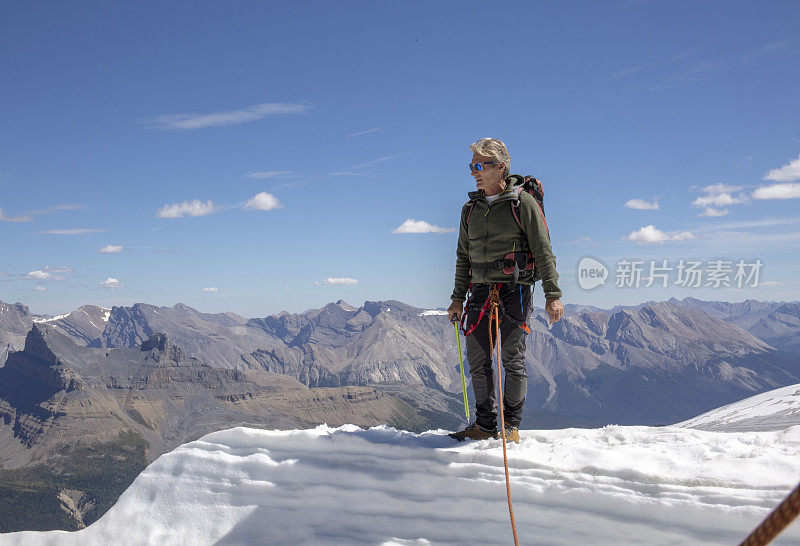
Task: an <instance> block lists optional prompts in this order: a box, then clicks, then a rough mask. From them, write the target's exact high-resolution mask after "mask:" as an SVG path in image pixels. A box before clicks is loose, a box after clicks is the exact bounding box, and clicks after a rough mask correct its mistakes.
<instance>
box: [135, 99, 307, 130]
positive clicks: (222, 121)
mask: <svg viewBox="0 0 800 546" xmlns="http://www.w3.org/2000/svg"><path fill="white" fill-rule="evenodd" d="M310 108H311V106H309V105H307V104H295V103H283V102H264V103H261V104H256V105H253V106H248V107H247V108H243V109H241V110H229V111H227V112H214V113H211V114H167V115H162V116H155V117H152V118H148V119H145V120H143V121H142V123H144V124H145V125H146V126H147V127H149V128H151V129H161V130H177V131H185V130H191V129H203V128H206V127H226V126H228V125H237V124H240V123H248V122H251V121H256V120H259V119H263V118H265V117H267V116H274V115H278V114H302V113H305V112H307V111H308V110H309V109H310Z"/></svg>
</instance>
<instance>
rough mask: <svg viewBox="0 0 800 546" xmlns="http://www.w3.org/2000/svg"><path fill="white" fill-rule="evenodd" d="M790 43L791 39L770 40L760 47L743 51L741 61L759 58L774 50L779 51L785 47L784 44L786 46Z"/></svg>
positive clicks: (745, 61) (747, 61)
mask: <svg viewBox="0 0 800 546" xmlns="http://www.w3.org/2000/svg"><path fill="white" fill-rule="evenodd" d="M791 43H792V40H779V41H777V42H771V43H768V44H765V45H763V46H761V47H759V48H757V49H754V50H753V51H750V52H748V53H745V54H744V55H743V56H742V62H743V63H749V62H752V61H755V60H756V59H759V58H760V57H763V56H765V55H769V54H771V53H775V52H776V51H780V50H781V49H783V48H785V47H786V46H788V45H789V44H791Z"/></svg>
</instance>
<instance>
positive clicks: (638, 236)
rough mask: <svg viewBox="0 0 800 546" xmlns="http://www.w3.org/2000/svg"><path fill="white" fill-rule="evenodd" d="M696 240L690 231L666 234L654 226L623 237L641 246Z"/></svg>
mask: <svg viewBox="0 0 800 546" xmlns="http://www.w3.org/2000/svg"><path fill="white" fill-rule="evenodd" d="M696 238H697V237H696V236H695V235H694V234H693V233H691V232H689V231H681V232H676V233H665V232H663V231H661V230H660V229H658V228H656V227H655V226H654V225H652V224H650V225H649V226H645V227H643V228H640V229H638V230H636V231H632V232H631V233H630V234H629V235H627V236H626V237H623V239H627V240H628V241H633V242H634V243H637V244H640V245H655V244H661V243H665V242H667V241H686V240H689V239H696Z"/></svg>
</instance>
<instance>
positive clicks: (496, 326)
mask: <svg viewBox="0 0 800 546" xmlns="http://www.w3.org/2000/svg"><path fill="white" fill-rule="evenodd" d="M489 301H490V302H491V306H492V307H491V309H492V313H491V315H490V316H489V349H490V351H489V354H491V353H492V351H493V350H495V349H496V354H497V405H498V410H497V411H498V412H499V413H500V431H501V434H502V437H503V464H504V466H505V469H506V497H508V515H509V516H511V530H512V531H513V532H514V546H519V539H518V538H517V524H516V522H515V521H514V507H513V506H512V505H511V481H510V479H509V477H508V455H507V454H506V420H505V416H504V415H503V378H502V376H501V375H500V368H501V367H502V364H501V362H500V317H499V315H498V312H497V310H498V308H499V306H500V291H499V290H498V288H497V285H494V286H492V290H491V291H490V292H489ZM493 331H494V334H495V335H494V336H492V332H493ZM493 338H494V339H493ZM495 341H496V342H497V343H495Z"/></svg>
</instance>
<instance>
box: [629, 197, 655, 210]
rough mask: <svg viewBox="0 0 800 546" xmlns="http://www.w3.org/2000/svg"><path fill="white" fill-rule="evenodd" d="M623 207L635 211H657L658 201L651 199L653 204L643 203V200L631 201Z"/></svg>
mask: <svg viewBox="0 0 800 546" xmlns="http://www.w3.org/2000/svg"><path fill="white" fill-rule="evenodd" d="M625 206H626V207H628V208H629V209H635V210H658V208H659V207H658V200H657V199H653V202H652V203H651V202H649V201H645V200H644V199H631V200H630V201H628V202H627V203H625Z"/></svg>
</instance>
